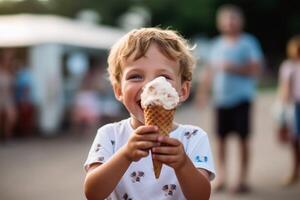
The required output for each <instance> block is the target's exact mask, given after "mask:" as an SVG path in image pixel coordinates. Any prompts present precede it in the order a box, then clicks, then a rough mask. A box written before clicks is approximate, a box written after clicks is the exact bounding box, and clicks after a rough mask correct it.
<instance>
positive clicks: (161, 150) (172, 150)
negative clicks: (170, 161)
mask: <svg viewBox="0 0 300 200" xmlns="http://www.w3.org/2000/svg"><path fill="white" fill-rule="evenodd" d="M152 152H153V153H154V154H164V155H177V154H178V153H179V150H178V148H177V147H172V146H157V147H153V148H152Z"/></svg>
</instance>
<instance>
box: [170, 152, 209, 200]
mask: <svg viewBox="0 0 300 200" xmlns="http://www.w3.org/2000/svg"><path fill="white" fill-rule="evenodd" d="M175 173H176V176H177V179H178V181H179V183H180V186H181V189H182V191H183V193H184V195H185V197H186V198H187V199H189V200H193V199H195V200H208V199H209V197H210V193H211V185H210V182H209V180H208V178H207V177H205V176H204V175H203V174H202V173H201V172H200V171H199V170H198V169H197V168H195V166H194V165H193V163H192V161H191V160H190V159H189V158H188V157H187V159H186V162H185V164H184V166H183V167H181V168H180V169H179V170H176V171H175Z"/></svg>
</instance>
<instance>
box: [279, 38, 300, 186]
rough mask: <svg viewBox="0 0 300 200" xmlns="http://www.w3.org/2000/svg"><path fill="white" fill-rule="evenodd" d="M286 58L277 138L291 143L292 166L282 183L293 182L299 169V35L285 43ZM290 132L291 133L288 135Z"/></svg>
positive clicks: (280, 81)
mask: <svg viewBox="0 0 300 200" xmlns="http://www.w3.org/2000/svg"><path fill="white" fill-rule="evenodd" d="M287 57H288V58H287V59H286V60H284V61H283V62H282V64H281V65H280V71H279V86H278V91H277V93H278V101H279V102H280V104H281V107H282V110H281V112H280V117H279V119H280V121H279V124H278V126H279V132H278V134H280V135H279V139H280V140H281V141H282V140H284V141H285V142H287V141H288V142H290V144H291V147H292V148H291V154H292V158H293V167H292V169H291V171H290V174H289V176H288V177H287V179H286V180H285V182H284V185H286V186H289V185H293V184H295V183H296V182H297V181H298V180H299V170H300V146H299V143H300V35H297V36H294V37H292V38H291V39H290V40H289V42H288V44H287ZM290 133H292V134H291V135H289V134H290Z"/></svg>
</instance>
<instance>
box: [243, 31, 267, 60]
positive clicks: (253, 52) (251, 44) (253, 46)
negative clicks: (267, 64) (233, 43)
mask: <svg viewBox="0 0 300 200" xmlns="http://www.w3.org/2000/svg"><path fill="white" fill-rule="evenodd" d="M247 47H248V53H249V56H250V60H251V61H254V62H261V61H262V59H263V53H262V50H261V46H260V44H259V42H258V40H257V39H256V38H255V37H253V36H249V37H248V42H247Z"/></svg>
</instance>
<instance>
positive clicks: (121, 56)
mask: <svg viewBox="0 0 300 200" xmlns="http://www.w3.org/2000/svg"><path fill="white" fill-rule="evenodd" d="M152 43H155V44H156V45H157V46H158V47H159V50H160V51H161V53H162V54H163V55H165V56H166V57H167V58H169V59H171V60H174V61H176V62H178V63H179V66H180V74H181V79H182V81H191V80H192V74H193V68H194V66H195V58H194V56H193V55H192V52H191V51H192V49H193V48H191V47H190V46H189V45H188V42H187V41H186V40H185V39H184V38H183V37H182V36H181V35H179V34H178V33H177V32H176V31H173V30H169V29H161V28H157V27H155V28H140V29H135V30H132V31H130V32H129V33H127V34H126V35H125V36H123V37H122V38H121V39H120V40H119V41H118V42H117V43H116V44H115V45H114V46H113V47H112V49H111V50H110V53H109V56H108V74H109V79H110V82H111V83H112V84H120V81H121V75H122V66H124V65H125V63H126V61H127V60H128V58H129V57H131V56H132V57H133V59H134V60H138V59H139V58H141V57H143V56H144V55H145V54H146V53H147V50H148V49H149V47H150V45H151V44H152Z"/></svg>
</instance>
